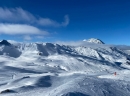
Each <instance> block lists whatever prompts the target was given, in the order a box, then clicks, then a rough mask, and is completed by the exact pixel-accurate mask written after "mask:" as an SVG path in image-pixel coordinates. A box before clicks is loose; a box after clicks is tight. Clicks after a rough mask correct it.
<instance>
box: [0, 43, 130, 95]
mask: <svg viewBox="0 0 130 96" xmlns="http://www.w3.org/2000/svg"><path fill="white" fill-rule="evenodd" d="M90 41H91V40H90ZM129 50H130V47H129V46H127V48H125V46H124V47H123V46H117V45H106V44H97V43H91V44H90V43H85V45H84V46H77V45H76V46H72V45H71V46H70V45H63V44H54V43H17V42H13V43H11V45H9V46H7V45H4V44H1V45H0V92H1V94H0V96H28V95H29V96H129V94H130V78H129V76H130V75H129V74H130V64H129V62H130V56H129V53H128V52H129ZM39 53H41V54H40V55H39ZM115 72H116V73H117V74H116V75H114V73H115Z"/></svg>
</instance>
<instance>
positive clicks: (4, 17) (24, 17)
mask: <svg viewBox="0 0 130 96" xmlns="http://www.w3.org/2000/svg"><path fill="white" fill-rule="evenodd" d="M0 21H3V22H8V23H28V24H38V25H41V26H54V27H60V26H67V25H68V24H69V17H68V15H65V20H64V22H62V23H58V22H56V21H54V20H51V19H49V18H42V17H38V18H37V17H36V16H34V15H33V14H31V13H30V12H28V11H26V10H23V9H22V8H10V9H9V8H1V7H0Z"/></svg>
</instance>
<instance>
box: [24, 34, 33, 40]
mask: <svg viewBox="0 0 130 96" xmlns="http://www.w3.org/2000/svg"><path fill="white" fill-rule="evenodd" d="M31 39H32V38H31V37H30V36H29V35H26V36H24V40H31Z"/></svg>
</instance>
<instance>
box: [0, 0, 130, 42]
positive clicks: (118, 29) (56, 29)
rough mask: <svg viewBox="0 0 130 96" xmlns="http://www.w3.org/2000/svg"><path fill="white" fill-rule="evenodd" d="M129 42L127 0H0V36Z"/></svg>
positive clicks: (32, 40) (129, 8)
mask: <svg viewBox="0 0 130 96" xmlns="http://www.w3.org/2000/svg"><path fill="white" fill-rule="evenodd" d="M89 38H98V39H101V40H102V41H104V42H105V43H108V44H125V45H130V0H0V39H9V40H16V41H29V42H35V41H43V42H44V41H45V42H56V41H67V42H68V41H79V40H83V39H89Z"/></svg>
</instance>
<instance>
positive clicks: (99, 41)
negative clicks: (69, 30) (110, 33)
mask: <svg viewBox="0 0 130 96" xmlns="http://www.w3.org/2000/svg"><path fill="white" fill-rule="evenodd" d="M83 41H85V42H89V43H95V44H105V43H104V42H103V41H101V40H100V39H95V38H90V39H88V40H86V39H84V40H83Z"/></svg>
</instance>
